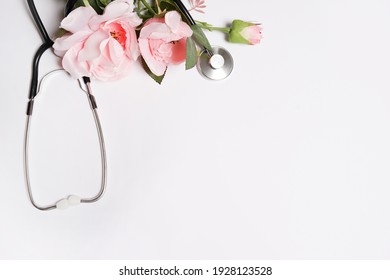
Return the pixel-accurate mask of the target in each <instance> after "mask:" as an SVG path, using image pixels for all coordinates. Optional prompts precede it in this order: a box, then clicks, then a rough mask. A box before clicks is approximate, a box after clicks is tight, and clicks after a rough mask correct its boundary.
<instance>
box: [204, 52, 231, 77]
mask: <svg viewBox="0 0 390 280" xmlns="http://www.w3.org/2000/svg"><path fill="white" fill-rule="evenodd" d="M233 67H234V61H233V57H232V55H231V54H230V53H229V52H228V51H227V50H226V49H224V48H222V47H216V46H215V47H213V50H212V55H211V56H210V52H208V51H207V50H203V51H202V52H201V54H200V57H199V60H198V64H197V68H198V71H199V73H200V74H201V75H202V76H203V77H205V78H207V79H210V80H214V81H219V80H223V79H226V78H227V77H229V76H230V74H231V73H232V71H233Z"/></svg>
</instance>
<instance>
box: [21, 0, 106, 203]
mask: <svg viewBox="0 0 390 280" xmlns="http://www.w3.org/2000/svg"><path fill="white" fill-rule="evenodd" d="M76 2H77V0H76V1H75V0H69V1H68V2H67V4H66V7H65V15H68V14H69V13H70V12H71V11H72V9H73V6H74V5H75V3H76ZM27 3H28V6H29V8H30V11H31V14H32V16H33V18H34V21H35V23H36V25H37V27H38V29H39V32H40V34H41V36H42V38H43V41H44V42H43V44H42V45H41V46H40V47H39V49H38V50H37V52H36V54H35V56H34V60H33V65H32V77H31V84H30V92H29V101H28V104H27V112H26V114H27V117H26V128H25V136H24V153H23V154H24V175H25V182H26V186H27V192H28V195H29V199H30V201H31V203H32V205H33V206H34V207H35V208H37V209H39V210H42V211H47V210H53V209H66V208H68V207H69V206H73V205H78V204H81V203H93V202H96V201H98V200H99V199H100V198H101V197H102V196H103V194H104V192H105V190H106V181H107V160H106V149H105V144H104V137H103V131H102V127H101V124H100V120H99V115H98V113H97V105H96V101H95V98H94V96H93V95H92V89H91V85H90V83H91V80H90V79H89V78H88V77H84V78H83V81H84V84H85V86H86V90H85V93H86V94H87V97H88V100H89V104H90V107H91V111H92V114H93V117H94V121H95V126H96V130H97V135H98V139H99V148H100V155H101V184H100V189H99V191H98V193H97V194H96V195H95V196H93V197H91V198H80V197H78V196H75V195H71V196H68V197H66V198H63V199H61V200H59V201H58V202H56V203H53V204H50V205H47V206H40V205H39V204H37V203H36V202H35V200H34V197H33V194H32V189H31V184H30V176H29V160H28V154H29V153H28V149H29V135H30V129H31V128H30V127H31V119H32V114H33V108H34V101H35V98H36V97H37V95H38V72H39V62H40V59H41V57H42V55H43V53H44V52H45V51H46V50H48V49H49V48H51V47H52V46H53V44H54V42H53V41H52V40H51V39H50V37H49V35H48V33H47V31H46V29H45V27H44V25H43V23H42V20H41V18H40V17H39V15H38V12H37V9H36V7H35V4H34V1H33V0H27Z"/></svg>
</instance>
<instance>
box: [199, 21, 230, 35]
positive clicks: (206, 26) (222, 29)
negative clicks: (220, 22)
mask: <svg viewBox="0 0 390 280" xmlns="http://www.w3.org/2000/svg"><path fill="white" fill-rule="evenodd" d="M196 24H197V25H198V26H199V27H200V28H203V29H206V30H208V31H220V32H223V33H226V34H228V33H230V30H231V29H230V28H229V27H215V26H212V25H211V24H208V23H207V22H202V21H196Z"/></svg>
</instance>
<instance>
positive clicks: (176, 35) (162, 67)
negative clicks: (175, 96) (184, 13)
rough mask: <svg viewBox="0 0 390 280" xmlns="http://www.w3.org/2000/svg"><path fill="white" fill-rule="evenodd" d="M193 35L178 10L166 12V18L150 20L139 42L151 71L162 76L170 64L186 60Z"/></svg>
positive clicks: (143, 29)
mask: <svg viewBox="0 0 390 280" xmlns="http://www.w3.org/2000/svg"><path fill="white" fill-rule="evenodd" d="M191 36H192V30H191V28H190V27H189V26H188V24H186V23H185V22H183V21H182V20H181V16H180V14H179V13H178V12H176V11H171V12H168V13H166V15H165V18H152V19H150V20H148V21H147V22H146V23H145V25H144V26H143V27H142V29H141V33H140V35H139V40H138V42H139V48H140V51H141V55H142V57H143V59H144V60H145V62H146V64H147V65H148V67H149V69H150V71H152V73H153V74H155V75H156V76H162V75H164V73H165V71H166V70H167V67H168V65H170V64H180V63H182V62H184V61H185V60H186V42H187V38H188V37H191Z"/></svg>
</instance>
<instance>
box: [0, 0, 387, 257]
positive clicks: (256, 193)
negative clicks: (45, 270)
mask: <svg viewBox="0 0 390 280" xmlns="http://www.w3.org/2000/svg"><path fill="white" fill-rule="evenodd" d="M226 3H227V2H226V1H221V0H219V1H217V0H214V1H212V0H208V1H207V5H208V9H207V13H206V15H205V16H197V18H198V19H199V20H208V21H209V22H210V23H214V24H216V25H218V24H221V25H223V24H225V23H227V22H228V21H229V20H231V19H234V18H241V19H247V20H256V21H260V22H262V23H263V26H264V34H265V39H264V41H263V43H262V44H261V45H260V46H255V47H251V46H239V45H230V44H228V43H227V42H225V41H224V38H223V36H222V35H220V34H217V33H210V34H209V38H210V40H211V41H212V43H213V44H216V45H222V46H224V47H226V48H228V49H229V50H230V51H231V53H232V55H233V57H234V58H235V65H236V67H235V70H234V72H233V74H232V76H231V77H229V79H227V80H225V81H223V82H210V81H207V80H204V79H203V78H201V77H200V76H199V75H198V73H197V72H196V70H193V71H189V72H185V71H183V70H182V69H183V67H184V66H183V67H174V68H171V69H169V71H168V74H167V78H166V80H165V81H164V83H163V85H162V86H159V85H157V84H156V83H154V82H153V81H152V80H150V78H149V77H147V75H146V74H144V73H143V72H142V71H141V69H140V66H136V67H134V71H133V76H131V77H129V78H127V79H125V80H123V81H120V82H116V83H107V84H103V83H94V84H93V88H94V91H95V95H96V99H97V101H98V104H99V112H100V116H101V120H102V126H103V129H104V132H105V138H106V144H107V156H108V168H109V173H108V191H107V193H106V196H105V197H104V198H103V199H102V200H101V201H100V202H99V203H97V204H93V205H82V206H80V207H72V208H71V209H68V210H67V211H52V212H49V213H42V212H39V211H37V210H35V209H34V208H33V207H32V206H31V205H30V204H29V202H28V200H27V194H26V190H25V186H24V180H23V165H22V140H23V130H24V121H25V115H24V114H25V108H26V101H27V95H28V88H29V82H30V74H31V73H30V71H31V70H30V69H31V61H32V56H33V54H34V53H35V51H36V49H37V48H38V46H39V45H40V44H41V40H40V37H39V36H38V33H37V30H36V28H35V27H34V25H33V24H32V20H31V18H30V17H29V15H28V11H27V8H26V5H25V1H7V2H5V3H3V5H2V6H3V8H2V9H1V12H0V13H1V15H0V21H1V26H2V31H1V32H2V33H1V34H2V44H1V52H0V55H1V57H0V58H1V60H0V61H1V62H2V66H1V68H0V69H1V77H2V80H1V88H0V89H1V90H0V92H1V94H0V114H1V115H0V128H1V130H0V133H1V137H0V139H1V145H0V191H1V195H0V258H2V259H41V258H44V259H45V258H48V259H172V258H175V259H215V258H218V259H264V258H265V259H387V258H389V257H390V238H389V236H390V219H389V214H390V203H389V197H390V176H389V171H390V144H389V143H390V126H389V124H390V95H389V92H390V83H389V82H388V81H389V78H388V77H389V65H390V54H389V49H390V39H389V38H390V36H389V35H390V29H389V26H390V17H389V12H390V2H389V1H385V0H372V1H362V0H360V1H356V0H355V1H346V0H342V1H340V0H328V1H312V0H297V1H287V0H276V1H263V0H256V1H255V0H247V1H240V2H239V4H237V5H233V4H231V3H232V2H231V3H230V4H229V5H228V4H226ZM237 3H238V2H237ZM37 4H38V8H39V10H40V12H41V14H42V17H43V18H44V22H45V24H46V25H47V26H48V29H49V32H50V33H51V34H54V32H55V30H56V27H57V26H58V23H59V21H60V17H61V13H62V7H63V1H49V0H40V1H37ZM221 5H224V6H223V12H220V10H219V8H220V6H221ZM41 65H42V66H41V69H42V70H41V73H46V72H48V71H49V70H52V69H55V68H58V65H59V64H58V59H57V58H55V57H54V56H53V55H50V54H46V55H45V56H44V58H43V60H42V63H41ZM34 113H35V114H34V119H33V128H32V129H33V130H32V135H31V164H32V167H31V169H32V170H31V173H32V174H31V180H32V184H33V189H34V193H35V196H36V199H37V200H38V201H39V202H41V203H50V202H53V201H56V200H58V199H60V198H62V197H66V196H68V195H70V194H77V195H80V196H84V195H87V196H88V195H91V194H94V193H95V192H96V191H97V189H98V188H99V179H100V177H99V176H100V173H99V171H100V169H99V164H100V162H99V152H98V151H99V150H98V141H97V137H96V136H95V134H96V132H95V130H94V126H93V120H92V116H91V114H90V111H89V109H88V103H87V100H86V98H85V96H84V95H83V93H82V92H80V91H78V87H77V84H76V83H74V82H71V81H70V79H69V78H67V77H66V76H65V75H64V74H58V75H56V76H55V77H54V76H53V78H51V79H50V81H49V82H48V84H47V85H46V89H45V92H44V93H43V95H42V96H40V100H39V102H37V104H36V108H35V112H34Z"/></svg>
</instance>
